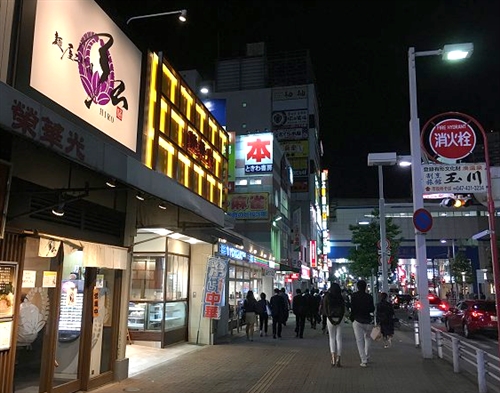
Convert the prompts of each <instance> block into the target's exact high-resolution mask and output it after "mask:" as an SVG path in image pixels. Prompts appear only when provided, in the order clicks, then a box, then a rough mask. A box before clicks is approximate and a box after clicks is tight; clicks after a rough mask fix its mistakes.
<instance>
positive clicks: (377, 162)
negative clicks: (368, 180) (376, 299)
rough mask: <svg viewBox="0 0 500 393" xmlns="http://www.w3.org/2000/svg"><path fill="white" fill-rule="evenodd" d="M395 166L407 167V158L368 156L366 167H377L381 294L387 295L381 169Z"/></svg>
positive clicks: (384, 154)
mask: <svg viewBox="0 0 500 393" xmlns="http://www.w3.org/2000/svg"><path fill="white" fill-rule="evenodd" d="M396 164H400V165H401V166H408V156H398V155H397V154H396V153H394V152H390V153H369V154H368V166H377V167H378V191H379V203H378V210H379V218H380V219H379V222H380V264H381V266H382V292H385V293H389V284H388V282H387V265H388V252H387V251H388V245H387V235H386V227H385V200H384V173H383V170H382V167H383V166H391V165H396Z"/></svg>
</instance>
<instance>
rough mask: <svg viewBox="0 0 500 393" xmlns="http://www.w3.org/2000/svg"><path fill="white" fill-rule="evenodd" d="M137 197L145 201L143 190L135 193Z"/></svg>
mask: <svg viewBox="0 0 500 393" xmlns="http://www.w3.org/2000/svg"><path fill="white" fill-rule="evenodd" d="M135 197H136V198H137V199H138V200H140V201H143V200H144V199H145V197H144V194H143V193H142V192H138V193H137V194H135Z"/></svg>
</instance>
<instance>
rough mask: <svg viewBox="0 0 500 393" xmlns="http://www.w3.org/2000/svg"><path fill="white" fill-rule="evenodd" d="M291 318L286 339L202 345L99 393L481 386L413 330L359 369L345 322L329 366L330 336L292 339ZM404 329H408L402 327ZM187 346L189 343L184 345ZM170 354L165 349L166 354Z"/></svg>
mask: <svg viewBox="0 0 500 393" xmlns="http://www.w3.org/2000/svg"><path fill="white" fill-rule="evenodd" d="M293 325H294V320H293V316H292V318H290V320H289V322H288V324H287V326H286V327H284V329H283V338H282V339H273V338H272V335H268V336H267V337H259V336H258V335H257V336H256V337H254V341H247V340H246V337H245V335H244V333H242V332H240V333H237V334H235V335H233V336H231V337H228V338H227V339H225V340H223V342H222V343H219V344H216V345H210V346H199V347H198V348H199V349H197V350H194V351H190V352H189V353H186V354H183V355H180V356H177V357H175V358H172V359H170V360H166V361H165V362H163V363H159V364H158V365H156V366H154V367H152V368H149V369H147V370H145V371H142V372H140V373H137V374H135V375H133V376H132V377H130V378H128V379H126V380H124V381H121V382H117V383H113V384H110V385H107V386H105V387H101V388H99V389H97V390H94V392H98V393H111V392H113V393H115V392H124V391H125V392H141V393H163V392H172V393H188V392H189V393H207V392H209V393H225V392H231V393H285V392H286V393H315V392H338V393H358V392H359V393H371V392H384V393H393V392H394V393H444V392H453V393H473V392H477V391H478V388H477V385H476V383H475V382H474V380H473V379H471V378H470V377H466V376H464V375H462V374H455V373H454V372H453V368H452V366H451V364H449V363H447V362H446V361H444V360H440V359H437V358H434V359H423V358H422V354H421V350H420V349H419V348H416V347H415V344H414V342H413V335H412V334H411V332H410V331H406V332H404V331H403V330H396V334H395V336H394V340H393V345H392V347H391V348H387V349H385V348H383V344H382V343H380V342H374V343H373V345H372V353H371V363H370V364H369V367H367V368H362V367H360V365H359V363H360V360H359V357H358V353H357V349H356V343H355V341H354V334H353V331H352V325H351V324H344V325H343V347H344V348H343V354H342V367H341V368H332V367H331V365H330V354H329V352H330V351H329V348H328V335H325V334H322V331H321V329H319V328H318V329H317V330H313V329H311V328H310V327H309V326H307V325H306V331H305V334H304V338H303V339H298V338H295V333H294V326H293ZM402 329H407V328H405V327H404V326H403V327H402ZM180 345H183V346H188V345H191V344H180ZM168 350H169V349H168V348H166V349H165V351H168Z"/></svg>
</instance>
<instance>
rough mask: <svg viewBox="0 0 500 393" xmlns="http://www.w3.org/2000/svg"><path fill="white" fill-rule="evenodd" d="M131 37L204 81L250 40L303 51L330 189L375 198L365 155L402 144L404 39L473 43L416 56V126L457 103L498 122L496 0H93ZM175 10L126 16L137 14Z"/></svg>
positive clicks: (397, 184) (390, 171) (389, 178)
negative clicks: (445, 56)
mask: <svg viewBox="0 0 500 393" xmlns="http://www.w3.org/2000/svg"><path fill="white" fill-rule="evenodd" d="M97 3H99V4H100V5H101V6H102V7H103V8H104V9H105V10H106V11H107V12H108V14H110V16H111V17H112V18H113V19H114V20H115V22H116V23H117V24H118V25H119V26H120V27H122V28H124V29H126V31H127V32H128V34H129V36H130V37H131V38H132V39H133V41H134V42H135V43H136V44H138V45H147V46H148V47H149V48H150V49H153V50H164V51H165V54H166V56H167V58H168V59H169V61H170V62H171V63H172V65H173V66H174V67H175V68H176V69H177V70H179V71H180V70H188V69H197V70H198V71H200V73H201V74H202V75H203V77H204V78H205V79H207V80H209V79H213V74H214V69H215V61H216V59H224V58H229V57H236V56H243V55H244V53H245V46H246V44H247V43H253V42H265V43H266V46H267V50H268V52H269V53H276V52H282V51H293V50H299V49H300V50H303V49H308V50H309V51H310V54H311V59H312V64H313V68H314V72H315V76H316V84H317V89H318V99H319V105H320V107H319V116H320V138H321V140H322V142H323V148H324V153H325V154H324V157H323V166H324V167H326V168H328V169H329V173H330V197H332V198H351V197H377V196H378V180H377V169H376V168H375V167H367V163H366V162H367V155H368V153H377V152H388V151H395V152H397V153H398V154H401V155H403V154H409V153H410V144H409V130H408V122H409V98H408V95H409V94H408V48H409V47H411V46H413V47H415V49H416V50H417V51H428V50H436V49H440V48H442V47H443V45H444V44H450V43H461V42H472V43H473V44H474V53H473V55H472V57H471V58H470V59H467V60H464V61H462V62H459V63H453V64H451V63H445V62H443V61H442V60H441V58H440V57H438V56H432V57H423V58H422V57H421V58H417V65H416V70H417V85H418V89H417V92H418V109H419V118H420V125H421V126H423V125H424V123H425V122H426V121H427V120H428V119H429V118H431V117H433V116H434V115H437V114H439V113H443V112H448V111H458V112H462V113H465V114H468V115H470V116H472V117H474V118H475V119H476V120H478V121H479V123H480V124H481V125H482V126H483V128H484V129H485V130H486V131H487V132H489V131H492V130H493V131H500V55H499V51H500V1H497V0H475V1H473V0H447V1H445V0H433V1H426V0H419V1H406V0H396V1H375V0H373V1H356V0H350V1H313V0H303V1H298V0H295V1H294V0H288V1H276V0H275V1H273V0H267V1H256V0H254V1H242V0H233V1H221V0H220V1H217V0H206V1H200V0H182V1H180V0H169V1H165V0H142V1H135V0H98V1H97ZM183 8H185V9H187V10H188V21H187V22H186V23H185V24H182V25H181V24H179V23H178V22H177V19H176V16H164V17H158V18H148V19H144V20H135V21H132V22H131V23H130V25H128V27H127V26H126V24H125V21H126V20H127V19H128V18H130V17H132V16H137V15H144V14H151V13H159V12H165V11H173V10H178V9H183ZM384 178H385V198H386V199H390V198H404V197H408V198H409V197H411V190H410V184H411V175H410V172H409V171H408V170H407V171H406V172H404V170H402V169H400V168H385V169H384Z"/></svg>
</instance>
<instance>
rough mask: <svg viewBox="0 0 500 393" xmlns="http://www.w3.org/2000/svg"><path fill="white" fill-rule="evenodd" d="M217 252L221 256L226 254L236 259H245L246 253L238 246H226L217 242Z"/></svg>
mask: <svg viewBox="0 0 500 393" xmlns="http://www.w3.org/2000/svg"><path fill="white" fill-rule="evenodd" d="M219 254H220V255H222V256H227V257H229V258H231V259H236V260H238V261H247V260H248V258H247V253H246V252H245V251H243V250H240V249H238V248H234V247H231V246H228V245H227V244H225V243H219Z"/></svg>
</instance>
